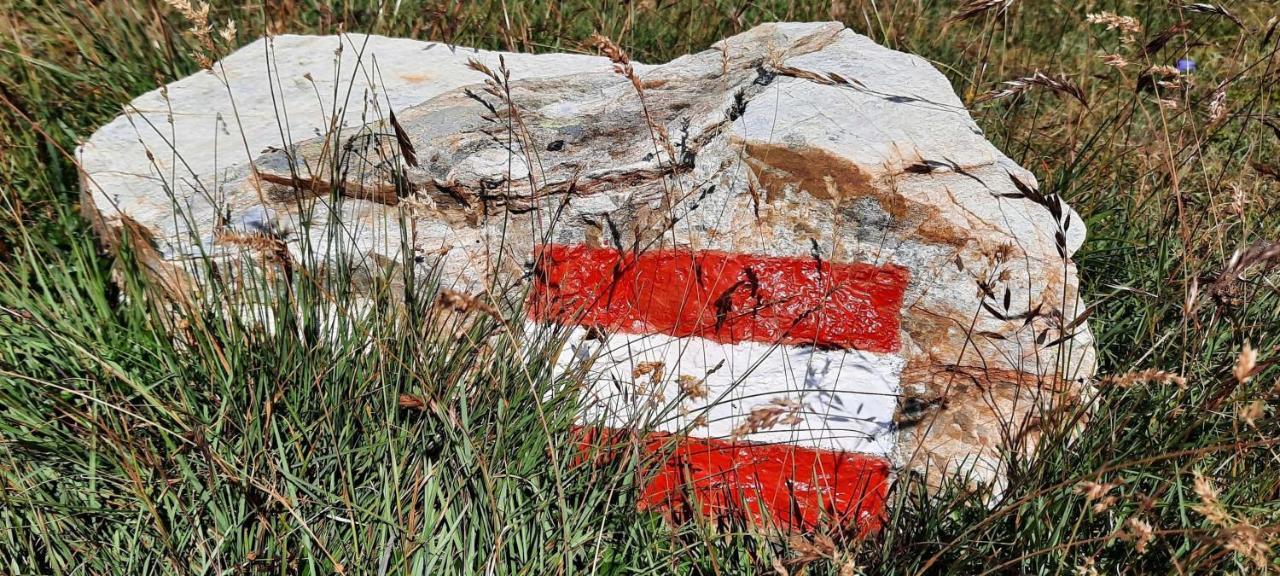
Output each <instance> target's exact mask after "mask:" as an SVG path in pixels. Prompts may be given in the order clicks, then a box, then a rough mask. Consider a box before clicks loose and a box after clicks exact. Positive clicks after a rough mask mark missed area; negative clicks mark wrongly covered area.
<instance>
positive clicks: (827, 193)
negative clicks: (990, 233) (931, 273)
mask: <svg viewBox="0 0 1280 576" xmlns="http://www.w3.org/2000/svg"><path fill="white" fill-rule="evenodd" d="M743 156H744V159H745V160H746V164H747V167H748V168H750V170H751V174H752V176H754V177H755V179H756V181H757V182H759V183H760V185H761V187H763V188H764V190H765V201H766V202H770V203H772V202H774V201H775V200H777V199H778V198H779V197H780V196H781V195H782V194H784V193H785V190H786V189H787V187H788V186H793V187H794V188H795V189H796V190H799V191H802V192H805V193H807V194H809V195H810V196H813V197H814V198H818V199H822V200H830V201H832V202H833V203H834V204H835V205H837V206H840V205H845V204H847V203H848V202H849V201H851V200H856V199H858V198H866V197H869V198H874V199H875V200H876V201H877V202H878V203H879V204H880V206H881V208H883V209H884V211H885V212H888V213H889V215H890V216H892V217H893V219H894V220H895V221H897V222H901V223H904V224H907V225H913V226H915V227H916V231H915V235H916V236H917V237H919V238H920V239H922V240H924V241H926V242H931V243H935V244H945V245H950V246H963V245H964V244H965V243H966V242H967V241H968V240H967V237H968V235H967V234H966V233H964V231H962V230H958V229H956V228H955V227H954V226H952V225H951V224H950V223H949V222H948V221H947V220H946V219H945V218H942V217H941V215H940V212H939V210H938V208H937V207H936V206H929V205H925V204H921V203H919V202H915V201H912V200H909V199H907V198H905V197H903V196H902V195H901V194H899V193H897V192H896V190H894V187H893V186H892V183H891V182H889V183H882V182H877V181H876V179H873V178H872V176H871V175H870V174H868V173H867V171H866V170H864V169H863V168H862V167H860V166H858V165H857V164H854V163H853V162H850V161H849V160H847V159H844V158H841V157H839V156H837V155H836V154H834V153H832V152H830V151H828V150H823V149H821V148H810V147H804V148H799V149H793V148H791V147H789V146H786V145H782V144H770V143H764V142H750V141H748V142H746V143H745V146H744V154H743Z"/></svg>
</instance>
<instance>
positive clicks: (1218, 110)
mask: <svg viewBox="0 0 1280 576" xmlns="http://www.w3.org/2000/svg"><path fill="white" fill-rule="evenodd" d="M1227 85H1228V82H1223V83H1221V84H1218V87H1217V88H1214V89H1213V94H1211V95H1210V96H1209V123H1210V124H1217V123H1219V122H1221V121H1222V120H1223V119H1225V118H1226V117H1227Z"/></svg>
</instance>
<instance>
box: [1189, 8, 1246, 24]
mask: <svg viewBox="0 0 1280 576" xmlns="http://www.w3.org/2000/svg"><path fill="white" fill-rule="evenodd" d="M1182 9H1183V10H1186V11H1187V12H1195V13H1197V14H1208V15H1210V16H1220V17H1222V18H1226V19H1227V20H1230V21H1231V23H1232V24H1235V25H1236V26H1239V27H1240V28H1242V29H1243V28H1244V22H1241V21H1240V19H1239V18H1236V16H1235V14H1232V13H1231V12H1228V11H1227V9H1226V8H1225V7H1223V6H1219V5H1217V4H1209V3H1207V2H1195V3H1192V4H1183V5H1182Z"/></svg>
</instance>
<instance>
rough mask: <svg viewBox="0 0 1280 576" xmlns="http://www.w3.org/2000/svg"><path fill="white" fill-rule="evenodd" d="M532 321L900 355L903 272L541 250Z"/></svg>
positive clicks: (680, 253)
mask: <svg viewBox="0 0 1280 576" xmlns="http://www.w3.org/2000/svg"><path fill="white" fill-rule="evenodd" d="M535 256H536V257H537V258H536V268H535V280H534V287H533V292H532V294H531V296H530V300H529V311H530V312H529V313H530V315H531V316H532V317H533V318H534V319H536V320H543V321H553V322H558V323H562V324H577V325H581V326H594V327H598V328H601V329H604V330H606V331H622V332H626V333H633V334H652V333H664V334H669V335H672V336H678V337H686V336H698V337H701V338H706V339H709V340H714V341H716V342H721V343H737V342H742V341H751V342H763V343H770V344H772V343H779V344H811V345H814V346H819V347H824V348H842V349H847V348H853V349H858V350H867V351H871V352H893V351H896V350H897V349H898V321H899V320H898V315H899V310H900V309H901V307H902V299H903V293H904V292H905V290H906V287H907V270H906V269H905V268H902V267H899V266H893V265H885V266H875V265H870V264H859V263H852V264H832V263H829V262H819V261H817V260H816V259H814V258H793V257H781V256H756V255H747V254H727V253H724V252H714V251H704V252H691V251H686V250H657V251H650V252H644V253H641V254H639V255H636V254H634V253H631V252H620V251H618V250H613V249H607V248H590V247H587V246H566V245H560V244H550V245H545V246H541V247H539V248H538V250H537V254H536V255H535Z"/></svg>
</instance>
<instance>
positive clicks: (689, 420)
mask: <svg viewBox="0 0 1280 576" xmlns="http://www.w3.org/2000/svg"><path fill="white" fill-rule="evenodd" d="M586 336H587V331H586V330H584V329H582V328H574V329H573V330H572V332H571V333H570V335H569V338H568V340H567V343H566V345H565V347H564V349H563V350H562V351H561V353H560V355H559V357H558V359H557V362H556V370H555V373H556V375H557V376H559V375H562V374H565V373H566V372H569V371H577V370H586V378H585V379H584V380H585V382H586V385H587V388H586V390H584V396H583V403H584V410H583V413H582V415H581V416H580V418H581V420H582V421H583V423H585V424H593V425H603V426H608V427H615V428H617V427H642V428H647V429H650V430H655V431H663V432H677V431H687V432H688V434H689V435H690V436H694V437H702V438H719V439H730V438H733V437H734V436H735V434H734V433H735V430H739V431H743V432H745V431H746V429H745V427H744V428H740V427H743V426H744V423H745V422H747V421H748V417H749V415H750V414H751V412H752V410H754V409H759V408H767V407H770V406H772V407H776V408H779V409H781V411H782V412H783V413H782V414H780V415H779V419H786V418H787V417H788V416H792V415H794V416H795V417H797V418H798V419H799V421H798V422H794V423H783V422H779V423H777V424H775V425H774V426H773V427H772V428H768V429H764V430H759V431H755V432H751V433H747V434H745V435H738V436H737V438H738V439H740V440H748V441H752V442H766V443H779V442H781V443H788V444H793V445H797V446H803V447H807V448H819V449H824V450H836V451H842V452H861V453H868V454H876V455H881V456H889V455H890V454H891V451H892V450H893V447H894V444H895V443H896V438H895V433H894V427H893V414H894V409H895V407H896V406H897V399H898V392H899V379H900V376H901V373H902V367H903V364H904V363H905V362H904V360H903V359H902V358H901V357H899V356H897V355H893V354H875V353H869V352H861V351H842V350H816V349H814V348H811V347H807V346H776V345H767V344H758V343H752V342H743V343H740V344H720V343H717V342H714V341H711V340H706V339H703V338H693V337H690V338H676V337H672V336H666V335H660V334H658V335H646V336H637V335H631V334H614V335H610V336H608V337H607V339H606V340H605V341H604V342H601V341H599V340H596V339H587V338H586ZM646 362H650V363H651V362H661V363H662V366H663V375H662V378H661V380H660V381H658V382H656V383H655V382H653V374H652V373H649V374H644V375H639V376H636V377H633V374H634V373H636V368H637V366H640V365H641V364H642V363H646ZM721 362H723V364H721ZM717 365H719V366H720V368H719V369H717V370H714V371H712V369H713V368H715V367H716V366H717ZM708 372H710V374H708ZM681 376H687V377H692V378H693V379H695V380H702V381H704V383H705V385H706V388H707V393H708V395H707V397H706V398H702V399H694V398H690V397H689V395H688V394H683V393H681V383H680V377H681ZM687 380H688V378H686V381H687ZM685 387H686V388H687V387H688V386H685ZM774 401H785V402H788V403H787V404H786V405H781V404H776V403H773V402H774ZM700 415H701V416H705V422H706V425H705V426H694V424H695V422H696V420H697V419H698V417H699V416H700Z"/></svg>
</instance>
